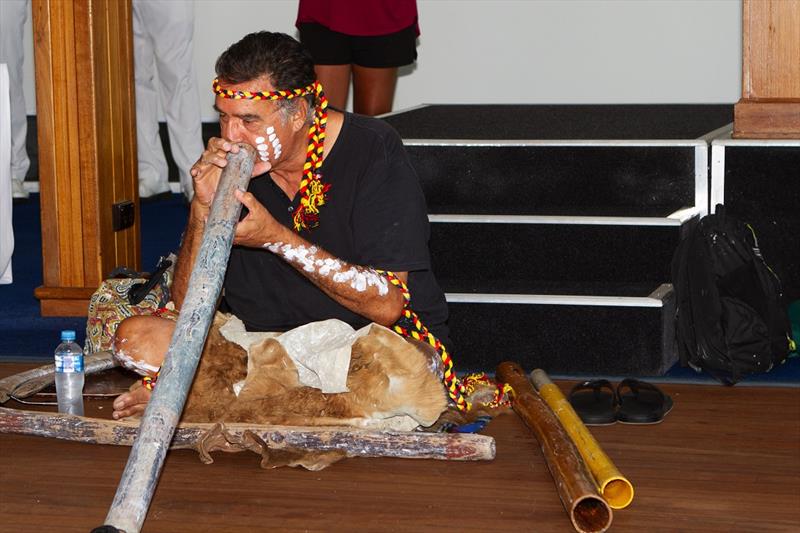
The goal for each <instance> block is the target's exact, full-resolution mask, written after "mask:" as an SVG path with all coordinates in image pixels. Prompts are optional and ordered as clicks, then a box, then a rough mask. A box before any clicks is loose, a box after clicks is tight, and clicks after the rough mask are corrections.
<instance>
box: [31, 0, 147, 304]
mask: <svg viewBox="0 0 800 533" xmlns="http://www.w3.org/2000/svg"><path fill="white" fill-rule="evenodd" d="M33 34H34V49H35V60H36V108H37V113H36V114H37V124H38V133H39V139H38V140H39V186H40V192H41V196H40V201H41V218H42V262H43V273H44V284H43V285H42V286H41V287H38V288H36V290H35V291H34V294H35V295H36V297H37V298H38V299H39V300H40V302H41V312H42V315H43V316H85V315H86V311H87V304H88V300H89V297H90V296H91V294H92V292H94V290H95V289H96V288H97V286H98V285H99V284H100V282H101V280H103V279H104V277H105V276H107V275H108V273H109V272H110V271H111V270H112V269H113V268H114V267H116V266H118V265H126V266H130V267H134V268H137V269H139V268H140V252H139V211H138V186H137V167H136V165H137V160H136V119H135V104H134V86H133V44H132V35H133V34H132V26H131V2H130V0H33ZM126 200H127V201H132V202H133V203H134V206H133V211H134V217H135V218H134V223H133V225H132V226H130V227H128V228H126V229H122V230H119V231H114V229H113V224H112V215H113V213H112V211H113V204H116V203H120V202H124V201H126Z"/></svg>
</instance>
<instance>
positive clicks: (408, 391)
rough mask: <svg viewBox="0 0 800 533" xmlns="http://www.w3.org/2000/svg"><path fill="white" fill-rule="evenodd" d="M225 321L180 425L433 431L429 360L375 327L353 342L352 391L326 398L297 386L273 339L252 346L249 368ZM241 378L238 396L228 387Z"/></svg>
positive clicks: (436, 388)
mask: <svg viewBox="0 0 800 533" xmlns="http://www.w3.org/2000/svg"><path fill="white" fill-rule="evenodd" d="M225 319H226V317H225V316H224V315H218V316H217V317H215V320H214V325H213V327H212V328H211V331H210V332H209V337H208V341H207V342H206V346H205V350H204V352H203V356H202V358H201V360H200V365H199V367H198V369H197V374H196V377H195V380H194V384H193V385H192V388H191V390H190V392H189V397H188V400H187V403H186V408H185V409H184V414H183V420H184V421H187V422H249V423H257V424H281V425H304V426H313V425H352V426H359V427H371V426H373V425H374V424H375V422H376V421H381V420H392V419H396V418H397V417H402V416H408V417H410V418H411V419H413V422H412V424H413V425H414V426H416V425H421V426H430V425H431V424H433V423H434V422H435V421H436V420H437V418H438V417H439V415H440V414H441V413H442V411H444V410H445V408H446V406H447V397H446V394H445V391H444V387H443V386H442V384H441V382H440V381H439V379H438V377H437V376H436V375H434V374H433V373H431V371H430V366H431V365H430V362H429V359H428V357H427V356H426V355H425V354H424V353H423V352H422V351H420V350H419V349H417V348H416V347H415V346H414V345H413V344H411V343H408V342H406V341H405V340H403V339H402V338H401V337H400V336H398V335H397V334H395V333H393V332H391V331H389V330H388V329H386V328H383V327H381V326H378V325H374V324H373V325H372V327H371V329H370V331H369V333H368V334H367V335H365V336H363V337H361V338H359V339H358V340H356V342H355V343H354V344H353V347H352V354H351V358H350V369H349V374H348V378H347V388H348V389H349V392H343V393H336V394H325V393H323V392H322V391H320V390H319V389H315V388H312V387H306V386H303V385H301V384H300V381H299V378H298V373H297V368H296V367H295V364H294V363H293V362H292V360H291V359H290V358H289V356H288V354H287V353H286V351H285V350H284V349H283V347H282V346H281V345H280V343H279V342H278V341H277V340H275V339H266V340H264V341H262V342H260V343H258V344H256V345H253V346H251V347H250V360H249V364H248V358H247V353H246V352H245V350H244V349H243V348H241V347H240V346H238V345H236V344H234V343H232V342H229V341H227V340H225V339H224V338H223V337H222V335H221V334H220V333H219V328H220V327H221V325H222V324H224V320H225ZM248 367H249V371H248ZM241 380H244V386H243V387H242V389H241V391H240V392H239V395H238V396H237V395H236V394H234V392H233V384H234V383H237V382H239V381H241ZM395 429H398V428H396V427H395ZM404 429H411V428H410V427H407V428H404Z"/></svg>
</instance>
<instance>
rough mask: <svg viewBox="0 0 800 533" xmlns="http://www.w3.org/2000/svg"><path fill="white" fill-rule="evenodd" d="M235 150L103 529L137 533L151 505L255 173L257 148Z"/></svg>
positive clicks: (224, 175) (229, 157)
mask: <svg viewBox="0 0 800 533" xmlns="http://www.w3.org/2000/svg"><path fill="white" fill-rule="evenodd" d="M238 146H239V151H238V152H237V153H235V154H234V153H228V156H227V157H228V164H227V165H226V166H225V168H224V169H223V170H222V175H221V176H220V180H219V184H218V185H217V192H216V193H215V194H214V201H213V203H212V204H211V212H210V213H209V215H208V221H207V222H206V227H205V231H204V232H203V240H202V242H201V243H200V249H199V250H198V252H197V257H196V259H195V262H194V265H193V267H192V274H191V277H190V278H189V286H188V288H187V291H186V297H185V298H184V302H183V306H182V308H181V312H180V315H178V321H177V323H176V324H175V333H174V334H173V335H172V340H171V341H170V343H169V348H168V349H167V354H166V356H165V357H164V364H163V365H162V366H161V372H160V374H159V376H158V386H157V387H156V388H155V389H154V390H153V395H152V397H151V398H150V401H149V402H148V404H147V408H146V409H145V412H144V416H143V417H142V422H141V424H140V426H139V434H138V436H137V438H136V442H135V443H134V445H133V448H132V449H131V453H130V455H129V456H128V463H127V465H125V471H124V472H123V473H122V479H121V480H120V482H119V486H118V487H117V493H116V495H115V496H114V501H113V502H112V503H111V508H110V509H109V511H108V515H107V516H106V522H105V523H106V525H105V526H103V527H114V528H116V529H117V530H121V531H125V532H126V533H137V532H138V531H139V530H140V529H141V527H142V524H143V523H144V519H145V516H146V515H147V509H148V508H149V507H150V501H151V499H152V498H153V492H154V491H155V488H156V484H157V483H158V478H159V475H160V474H161V467H162V466H163V465H164V458H165V456H166V454H167V449H168V448H169V444H170V441H171V440H172V436H173V434H174V433H175V427H176V426H177V425H178V420H179V419H180V417H181V413H182V412H183V406H184V404H185V403H186V397H187V395H188V394H189V388H190V387H191V384H192V380H193V379H194V373H195V371H196V370H197V364H198V363H199V362H200V355H201V354H202V352H203V345H204V344H205V341H206V336H207V335H208V330H209V328H210V326H211V321H212V319H213V317H214V311H215V310H216V307H217V299H218V298H219V294H220V292H221V291H222V281H223V279H224V277H225V270H226V268H227V266H228V258H229V257H230V254H231V246H232V245H233V234H234V230H235V228H236V223H237V222H238V221H239V213H241V210H242V204H241V203H240V202H239V201H238V200H237V199H236V197H235V196H234V191H235V190H236V189H241V190H247V184H248V183H249V181H250V175H251V174H252V172H253V165H254V163H255V155H256V152H255V149H254V148H253V147H252V146H249V145H246V144H242V143H239V144H238Z"/></svg>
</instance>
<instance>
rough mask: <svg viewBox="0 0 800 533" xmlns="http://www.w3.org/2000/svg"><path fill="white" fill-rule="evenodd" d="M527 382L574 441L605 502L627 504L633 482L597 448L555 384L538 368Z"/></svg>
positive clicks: (631, 492) (620, 505) (629, 500)
mask: <svg viewBox="0 0 800 533" xmlns="http://www.w3.org/2000/svg"><path fill="white" fill-rule="evenodd" d="M531 382H532V383H533V386H534V387H535V388H536V390H537V391H538V392H539V395H540V396H541V397H542V399H543V400H544V401H545V402H547V405H548V406H550V409H551V410H552V411H553V413H554V414H555V415H556V416H557V417H558V419H559V420H560V421H561V425H562V426H563V428H564V429H565V430H566V432H567V434H568V435H569V436H570V438H571V439H572V442H574V443H575V446H576V447H577V448H578V452H579V453H580V454H581V457H583V460H584V461H585V462H586V466H588V467H589V471H590V472H591V473H592V476H593V477H594V480H595V481H596V482H597V488H598V489H599V490H600V494H602V495H603V498H605V500H606V501H607V502H608V505H610V506H611V507H612V508H613V509H623V508H625V507H627V506H628V505H630V503H631V501H632V500H633V485H631V482H630V481H628V479H627V478H626V477H625V476H623V475H622V474H621V473H620V471H619V470H617V467H616V466H615V465H614V463H613V462H612V461H611V459H609V457H608V456H607V455H606V454H605V452H604V451H603V449H602V448H600V445H599V444H598V443H597V441H596V440H595V438H594V436H593V435H592V434H591V432H590V431H589V430H588V429H587V428H586V426H585V425H584V423H583V422H581V419H580V417H579V416H578V414H577V413H576V412H575V410H574V409H573V408H572V406H571V405H570V404H569V400H567V399H566V398H565V397H564V395H563V394H562V393H561V389H559V388H558V385H556V384H555V383H553V382H552V381H550V378H549V377H548V376H547V373H546V372H545V371H544V370H542V369H539V368H537V369H536V370H534V371H533V372H531Z"/></svg>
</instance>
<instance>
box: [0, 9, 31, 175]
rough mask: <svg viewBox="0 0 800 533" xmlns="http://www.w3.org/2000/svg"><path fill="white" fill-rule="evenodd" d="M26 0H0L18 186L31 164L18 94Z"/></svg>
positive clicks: (0, 42) (0, 46) (0, 52)
mask: <svg viewBox="0 0 800 533" xmlns="http://www.w3.org/2000/svg"><path fill="white" fill-rule="evenodd" d="M28 3H29V2H28V0H0V63H6V64H7V65H8V80H9V88H10V101H11V179H12V180H15V181H17V182H19V183H20V184H21V183H22V182H23V181H24V180H25V174H27V173H28V168H29V167H30V165H31V161H30V159H29V158H28V151H27V150H26V148H25V138H26V135H27V132H28V116H27V111H26V110H25V95H24V93H23V91H22V62H23V60H24V52H25V47H24V45H23V42H24V41H23V33H22V32H23V29H24V27H25V21H26V20H27V18H28Z"/></svg>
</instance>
